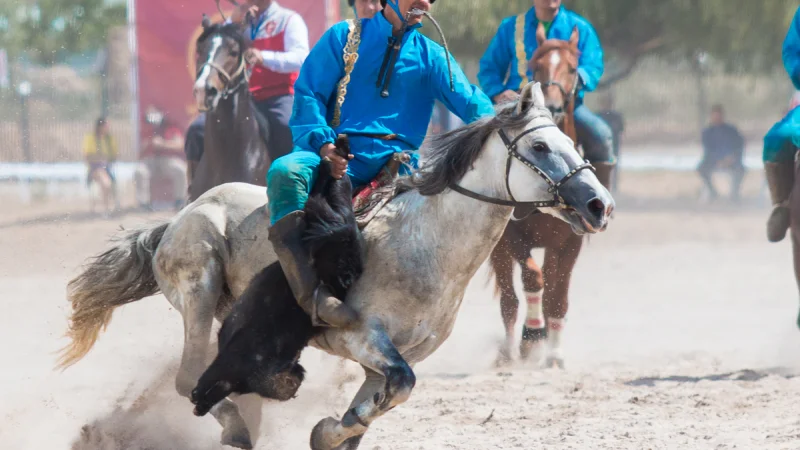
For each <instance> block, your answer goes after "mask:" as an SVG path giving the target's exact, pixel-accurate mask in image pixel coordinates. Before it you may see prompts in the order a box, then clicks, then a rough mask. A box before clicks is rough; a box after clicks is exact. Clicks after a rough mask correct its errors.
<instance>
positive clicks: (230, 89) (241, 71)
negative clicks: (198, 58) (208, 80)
mask: <svg viewBox="0 0 800 450" xmlns="http://www.w3.org/2000/svg"><path fill="white" fill-rule="evenodd" d="M206 67H211V68H212V69H215V70H216V71H217V72H219V74H220V76H222V78H224V79H225V88H224V89H223V91H222V92H220V95H221V96H222V99H223V100H224V99H227V98H228V97H229V96H231V95H232V94H234V93H235V92H236V91H238V90H239V89H240V88H241V87H242V86H244V85H246V84H248V83H249V82H250V79H249V76H248V75H247V61H245V58H244V52H241V53H240V54H239V65H238V67H237V68H236V71H235V72H233V74H229V73H228V71H227V70H225V69H224V68H223V67H222V66H220V65H219V64H217V63H215V62H214V61H208V62H205V63H203V65H202V66H200V67H198V68H197V75H195V79H197V77H198V76H200V72H202V71H203V69H205V68H206ZM240 75H243V76H242V78H241V80H239V82H238V83H236V84H235V85H233V86H231V82H232V81H233V80H234V79H236V78H238V77H239V76H240Z"/></svg>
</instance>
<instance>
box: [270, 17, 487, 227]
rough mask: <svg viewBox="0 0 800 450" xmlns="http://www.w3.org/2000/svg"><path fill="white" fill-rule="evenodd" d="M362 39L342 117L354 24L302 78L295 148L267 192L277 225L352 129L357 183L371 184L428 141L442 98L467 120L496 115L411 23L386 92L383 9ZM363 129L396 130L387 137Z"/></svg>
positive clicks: (313, 59)
mask: <svg viewBox="0 0 800 450" xmlns="http://www.w3.org/2000/svg"><path fill="white" fill-rule="evenodd" d="M360 23H361V26H362V31H361V43H360V45H359V47H358V59H357V61H356V63H355V67H354V69H353V71H352V73H351V75H350V82H349V84H348V85H347V95H346V97H345V100H344V103H343V104H342V106H341V116H340V122H339V123H338V124H335V125H334V124H333V122H334V120H333V119H334V111H335V109H336V108H335V104H336V99H337V92H338V89H337V85H338V83H339V81H340V80H341V79H342V78H343V77H344V75H345V72H344V70H345V65H344V61H343V58H342V55H343V50H344V47H345V45H346V42H347V36H348V31H349V27H348V24H347V22H341V23H339V24H336V25H334V26H333V27H331V28H330V29H329V30H328V31H326V32H325V34H324V35H323V36H322V38H321V39H320V40H319V42H317V44H316V45H315V46H314V48H313V49H312V50H311V52H310V53H309V55H308V57H307V58H306V60H305V62H304V63H303V67H302V69H301V70H300V75H299V77H298V79H297V82H296V83H295V97H294V108H293V112H292V118H291V119H290V121H289V126H290V127H291V129H292V135H293V139H294V145H295V148H294V151H293V152H292V153H291V154H289V155H286V156H284V157H282V158H279V159H277V160H275V161H274V162H273V163H272V165H271V167H270V170H269V173H268V174H267V195H268V196H269V208H270V213H271V220H272V223H275V222H276V221H277V220H279V219H280V218H282V217H284V216H285V215H286V214H289V213H291V212H293V211H297V210H300V209H302V208H303V206H304V205H305V202H306V200H307V198H308V193H309V192H310V190H311V187H312V186H313V183H314V181H315V180H316V171H317V168H318V166H319V162H320V157H319V151H320V148H321V147H322V146H323V145H325V144H328V143H333V142H335V140H336V136H337V134H341V133H343V134H349V135H350V146H351V153H352V154H353V155H354V159H353V160H351V161H350V164H349V166H348V174H349V175H350V177H351V179H352V181H353V184H354V185H355V186H359V185H364V184H366V183H369V182H370V181H371V180H372V179H373V178H375V176H376V175H377V174H378V173H379V172H380V170H381V169H382V168H383V166H384V165H386V163H387V162H388V161H389V160H390V158H391V157H392V155H393V154H394V153H396V152H401V151H409V150H411V151H413V150H416V149H418V148H419V147H420V145H422V141H423V140H424V139H425V134H426V132H427V128H428V124H429V122H430V119H431V115H432V113H433V107H434V102H435V100H439V101H441V102H442V103H443V104H444V105H445V106H446V107H447V108H448V109H449V110H450V111H452V112H453V113H454V114H456V115H457V116H458V117H459V118H461V120H463V121H464V122H465V123H470V122H473V121H475V120H477V119H479V118H481V117H484V116H491V115H493V114H494V108H493V106H492V103H491V100H490V99H489V98H488V97H487V96H486V95H485V94H484V93H483V92H482V91H481V90H480V89H478V88H477V87H476V86H473V85H472V84H471V83H470V82H469V80H468V79H467V77H466V75H464V73H463V71H462V70H461V68H460V67H459V66H458V64H457V63H456V62H455V60H454V59H452V57H451V61H450V62H451V65H452V72H453V82H454V86H453V87H454V89H453V91H451V90H450V77H449V75H448V69H447V59H446V56H445V51H444V48H443V47H442V46H441V45H439V44H438V43H436V42H434V41H432V40H430V39H428V38H427V37H425V36H423V35H422V34H420V33H419V32H417V31H416V30H415V29H410V30H409V31H408V32H406V33H405V35H404V36H403V38H402V47H401V50H400V54H399V56H398V57H397V61H396V63H395V65H394V69H393V71H392V77H391V80H390V83H389V86H388V91H389V96H388V97H383V96H381V88H380V87H378V86H376V82H377V81H378V75H379V71H380V69H381V65H382V63H383V59H384V55H385V53H386V48H387V41H388V39H389V38H390V37H391V36H392V25H391V23H390V22H389V21H388V20H386V18H385V17H384V16H383V13H378V14H376V15H375V17H373V18H371V19H361V20H360ZM358 134H362V135H363V134H379V135H387V134H395V135H397V137H396V138H395V139H393V140H381V139H376V138H373V137H367V136H358Z"/></svg>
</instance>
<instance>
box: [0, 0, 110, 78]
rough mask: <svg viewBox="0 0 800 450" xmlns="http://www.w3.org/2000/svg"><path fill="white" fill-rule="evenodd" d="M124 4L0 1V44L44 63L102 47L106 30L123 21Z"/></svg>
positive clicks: (71, 0)
mask: <svg viewBox="0 0 800 450" xmlns="http://www.w3.org/2000/svg"><path fill="white" fill-rule="evenodd" d="M125 13H126V11H125V6H124V4H122V5H115V6H108V5H106V4H105V2H104V1H103V0H37V1H35V2H21V1H19V0H0V46H2V47H3V48H6V49H7V50H8V51H9V53H10V54H11V56H12V57H16V56H20V55H23V54H24V55H26V56H28V57H29V58H31V59H32V60H33V61H36V62H38V63H41V64H45V65H52V64H55V63H56V62H57V61H58V60H59V58H60V57H61V56H63V55H65V54H69V53H80V52H85V51H93V50H98V49H100V48H103V47H104V46H105V45H106V37H107V34H108V30H109V29H110V28H111V27H113V26H117V25H123V24H125Z"/></svg>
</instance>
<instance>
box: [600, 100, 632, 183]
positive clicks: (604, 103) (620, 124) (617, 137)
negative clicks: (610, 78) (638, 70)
mask: <svg viewBox="0 0 800 450" xmlns="http://www.w3.org/2000/svg"><path fill="white" fill-rule="evenodd" d="M597 115H598V116H600V117H601V118H602V119H603V120H605V122H606V123H607V124H608V126H609V128H611V134H612V136H613V140H614V159H615V160H616V164H617V166H618V167H617V170H615V171H614V173H613V176H612V177H611V190H612V192H616V191H617V189H618V185H619V153H620V146H621V145H622V133H624V132H625V119H624V118H623V117H622V113H620V112H619V111H617V110H616V109H614V96H613V95H612V94H611V92H609V93H608V94H607V95H605V96H604V97H603V99H602V100H601V103H600V111H597Z"/></svg>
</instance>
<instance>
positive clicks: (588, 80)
mask: <svg viewBox="0 0 800 450" xmlns="http://www.w3.org/2000/svg"><path fill="white" fill-rule="evenodd" d="M533 4H534V6H533V7H532V8H531V9H529V10H528V11H527V12H526V13H524V14H523V15H520V16H513V17H507V18H505V19H503V21H502V22H501V23H500V28H499V29H498V30H497V34H496V35H495V36H494V39H492V41H491V43H490V44H489V48H487V49H486V53H484V55H483V57H482V58H481V61H480V71H479V72H478V81H479V82H480V85H481V88H482V89H483V91H484V92H486V94H487V95H488V96H489V97H490V98H492V100H493V101H494V102H495V103H502V102H504V101H507V100H510V99H513V98H515V97H516V95H517V92H518V91H519V89H520V88H521V87H522V86H523V85H524V84H525V83H527V82H529V81H531V80H533V74H532V73H531V72H530V69H527V70H526V78H525V79H522V77H520V71H519V70H518V67H519V61H518V60H517V45H518V44H519V45H522V46H524V48H525V57H526V59H528V60H530V58H531V57H533V53H534V52H535V51H536V49H537V48H538V46H539V44H538V42H537V41H536V28H537V27H538V26H539V23H540V22H541V23H542V24H543V25H544V28H545V32H546V35H547V38H548V39H560V40H565V41H568V40H569V38H570V35H571V34H572V30H573V28H574V27H577V28H578V33H579V35H580V40H579V42H578V49H579V50H580V52H581V53H580V59H579V61H578V78H579V82H578V83H579V84H578V90H577V95H576V99H575V125H576V131H577V132H578V139H579V140H580V141H581V143H582V144H583V148H584V152H585V154H586V157H587V159H589V161H591V162H592V164H593V165H594V166H595V167H596V168H597V178H598V179H599V180H600V181H601V182H602V183H603V185H604V186H606V187H608V185H609V180H610V179H611V172H612V170H613V169H614V166H615V165H616V159H615V158H614V146H613V137H614V136H613V132H612V130H611V127H609V126H608V124H607V123H606V122H605V121H604V120H603V119H602V118H601V117H600V116H598V115H597V114H595V113H594V112H592V111H591V110H589V108H588V107H586V105H584V104H583V95H584V92H591V91H593V90H594V89H595V88H597V83H598V82H599V81H600V77H601V76H602V75H603V49H602V47H601V46H600V40H599V39H598V37H597V33H596V32H595V30H594V28H593V27H592V25H591V24H590V23H589V22H588V21H587V20H586V19H584V18H583V17H581V16H579V15H578V14H576V13H574V12H572V11H570V10H568V9H566V8H564V7H562V6H561V0H534V1H533ZM518 23H523V24H524V30H523V32H522V36H523V39H522V41H523V42H517V36H518V35H519V33H518V32H517V24H518ZM523 64H524V66H525V67H527V61H523Z"/></svg>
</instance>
